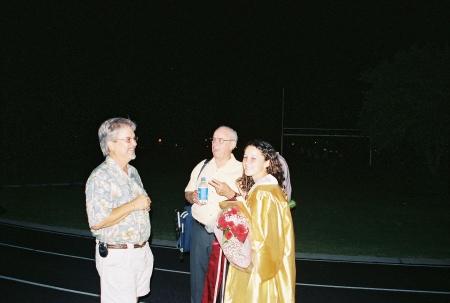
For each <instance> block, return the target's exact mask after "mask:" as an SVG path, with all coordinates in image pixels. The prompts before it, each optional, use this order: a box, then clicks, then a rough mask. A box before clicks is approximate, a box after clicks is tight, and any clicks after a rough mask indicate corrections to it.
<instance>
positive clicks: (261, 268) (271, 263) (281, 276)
mask: <svg viewBox="0 0 450 303" xmlns="http://www.w3.org/2000/svg"><path fill="white" fill-rule="evenodd" d="M270 177H272V176H271V175H270ZM272 178H273V177H272ZM273 179H275V178H273ZM275 182H276V180H275ZM256 185H257V186H256V187H255V188H254V189H253V190H252V191H251V192H250V194H249V196H248V198H247V201H246V204H247V207H248V208H249V211H250V214H251V218H249V220H250V221H251V222H250V234H251V239H252V265H250V267H249V268H248V269H246V270H242V269H238V268H236V267H235V266H233V265H232V264H230V267H229V271H228V276H227V281H226V288H225V300H224V302H226V303H238V302H242V303H250V302H255V303H256V302H258V303H260V302H261V303H269V302H270V303H272V302H277V303H278V302H279V303H286V302H295V242H294V241H295V240H294V226H293V222H292V217H291V210H290V207H289V205H288V203H287V201H286V199H285V197H284V194H283V192H282V190H281V188H280V187H279V186H278V184H262V185H258V184H256Z"/></svg>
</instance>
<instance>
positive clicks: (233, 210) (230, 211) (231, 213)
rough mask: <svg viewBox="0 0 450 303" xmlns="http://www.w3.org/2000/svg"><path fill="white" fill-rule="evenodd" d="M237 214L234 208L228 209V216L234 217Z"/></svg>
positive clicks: (237, 210)
mask: <svg viewBox="0 0 450 303" xmlns="http://www.w3.org/2000/svg"><path fill="white" fill-rule="evenodd" d="M238 212H239V209H238V208H237V207H236V206H234V207H232V208H230V210H229V211H228V215H236V214H237V213H238Z"/></svg>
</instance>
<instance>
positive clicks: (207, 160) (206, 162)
mask: <svg viewBox="0 0 450 303" xmlns="http://www.w3.org/2000/svg"><path fill="white" fill-rule="evenodd" d="M208 162H209V159H206V160H205V162H203V166H202V168H201V169H200V172H199V173H198V176H197V180H198V178H199V177H200V174H201V173H202V170H203V169H204V168H205V166H206V164H208Z"/></svg>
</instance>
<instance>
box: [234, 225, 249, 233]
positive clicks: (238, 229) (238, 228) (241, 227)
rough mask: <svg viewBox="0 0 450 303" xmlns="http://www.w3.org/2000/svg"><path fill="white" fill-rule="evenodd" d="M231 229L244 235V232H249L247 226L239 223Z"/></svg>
mask: <svg viewBox="0 0 450 303" xmlns="http://www.w3.org/2000/svg"><path fill="white" fill-rule="evenodd" d="M231 231H232V232H233V234H235V235H242V234H245V233H247V228H245V226H244V225H242V224H239V225H236V226H233V227H232V228H231Z"/></svg>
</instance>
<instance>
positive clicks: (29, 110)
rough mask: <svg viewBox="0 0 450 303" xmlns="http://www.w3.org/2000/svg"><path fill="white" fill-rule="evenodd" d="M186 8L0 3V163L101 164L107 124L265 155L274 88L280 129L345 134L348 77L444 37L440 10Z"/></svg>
mask: <svg viewBox="0 0 450 303" xmlns="http://www.w3.org/2000/svg"><path fill="white" fill-rule="evenodd" d="M191 2H193V1H158V2H156V1H95V0H91V1H67V0H62V1H20V0H16V1H2V3H1V5H0V8H1V19H2V26H1V28H2V29H1V35H2V37H1V41H2V46H1V65H2V68H1V70H2V81H1V82H2V89H1V98H2V101H1V102H2V118H1V120H2V122H1V123H2V147H3V148H2V150H3V151H2V158H3V161H5V160H6V161H11V160H12V159H13V158H14V157H17V156H20V157H50V158H51V157H55V156H60V155H66V154H67V155H68V154H70V153H74V151H76V153H77V154H83V155H86V154H90V153H97V156H99V157H101V154H100V150H99V148H98V143H97V141H96V140H97V138H96V132H97V129H98V127H99V125H100V124H101V123H102V122H103V121H104V120H105V119H107V118H110V117H114V116H129V117H130V118H131V119H132V120H134V121H136V122H137V124H138V130H137V135H138V136H139V137H140V140H141V141H142V142H147V143H148V142H154V143H156V141H157V139H158V138H163V142H168V144H172V143H178V144H197V142H199V141H198V140H204V138H209V137H210V136H211V134H212V132H213V130H214V129H215V128H216V127H217V126H219V125H222V124H226V125H230V126H231V127H233V128H235V129H236V130H237V131H238V134H239V136H240V138H241V139H242V140H243V141H244V142H242V141H241V142H240V145H243V144H245V142H246V141H248V140H249V139H252V138H255V137H256V138H261V139H266V140H268V141H270V142H272V143H273V144H274V145H275V146H276V147H277V148H279V145H280V133H281V108H282V106H281V105H282V90H283V88H284V90H285V97H284V100H285V111H286V115H285V119H284V121H285V123H284V124H285V126H286V127H323V128H355V127H357V120H358V113H359V110H360V105H361V98H362V94H361V92H362V90H363V89H365V88H366V86H365V85H364V83H361V82H359V81H358V78H359V77H360V75H361V73H362V72H363V71H365V70H367V69H368V68H371V67H374V66H376V65H377V64H378V63H379V62H380V61H381V60H383V59H386V58H391V57H392V56H393V55H394V54H395V53H396V52H397V51H399V50H404V49H408V48H409V47H411V46H413V45H418V46H422V45H425V44H427V43H442V42H445V41H448V36H446V34H447V33H448V32H450V26H449V19H450V18H449V16H450V9H449V8H450V6H449V1H435V0H427V1H395V0H390V1H365V0H357V1H356V0H355V1H296V2H298V3H297V4H292V2H291V1H289V2H285V1H271V2H278V4H269V3H270V2H269V1H254V2H252V3H249V2H248V1H212V0H211V1H200V2H196V3H195V4H193V3H191ZM192 142H193V143H192ZM88 146H89V148H87V147H88ZM144 146H145V145H144ZM49 149H50V151H49ZM11 150H14V151H15V152H14V153H10V151H11Z"/></svg>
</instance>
